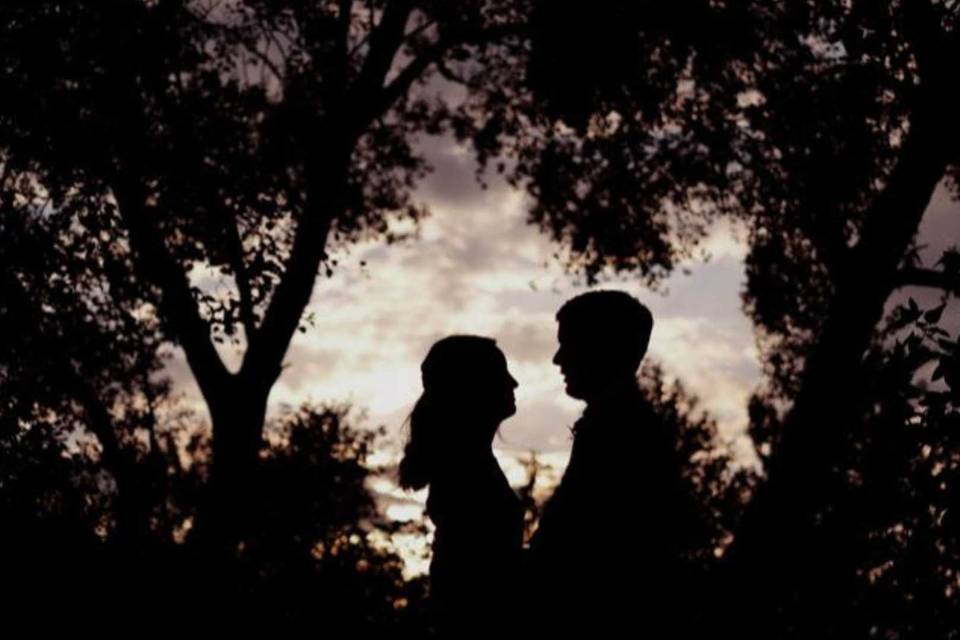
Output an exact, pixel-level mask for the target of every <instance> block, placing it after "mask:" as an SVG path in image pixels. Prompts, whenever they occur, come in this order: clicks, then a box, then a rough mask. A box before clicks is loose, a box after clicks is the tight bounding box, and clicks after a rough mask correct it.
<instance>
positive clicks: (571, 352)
mask: <svg viewBox="0 0 960 640" xmlns="http://www.w3.org/2000/svg"><path fill="white" fill-rule="evenodd" d="M557 341H558V342H559V343H560V347H559V348H558V349H557V353H556V354H555V355H554V356H553V363H554V364H555V365H557V366H558V367H560V373H561V374H562V375H563V380H564V383H565V384H566V392H567V395H569V396H570V397H571V398H577V399H578V400H587V401H589V400H590V399H591V398H593V397H595V396H596V394H597V392H598V391H600V390H602V389H603V388H605V387H606V386H607V385H608V383H609V378H610V375H611V373H612V372H611V369H610V367H609V357H607V354H606V353H605V351H606V349H604V347H603V346H602V345H603V340H601V339H599V338H598V337H597V336H594V335H592V332H590V331H588V330H587V328H586V327H584V326H583V325H582V324H573V323H570V322H561V323H560V326H559V328H558V330H557Z"/></svg>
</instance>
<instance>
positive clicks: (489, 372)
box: [464, 349, 518, 438]
mask: <svg viewBox="0 0 960 640" xmlns="http://www.w3.org/2000/svg"><path fill="white" fill-rule="evenodd" d="M465 382H466V383H467V384H468V385H469V387H470V392H469V394H468V395H469V396H470V397H471V399H472V402H471V404H473V405H474V406H473V407H472V410H474V411H477V415H482V416H484V417H485V418H486V419H488V420H489V421H491V422H493V423H494V425H493V426H494V432H495V431H496V429H495V427H496V426H498V425H499V424H500V422H501V421H503V420H506V419H507V418H509V417H510V416H512V415H513V414H514V413H516V412H517V403H516V397H515V396H514V389H516V388H517V386H518V384H517V381H516V379H515V378H514V377H513V376H512V375H511V374H510V370H509V369H508V368H507V360H506V358H505V357H504V355H503V353H501V352H500V350H499V349H492V350H491V353H490V354H489V356H488V357H483V358H480V359H478V361H477V362H476V363H475V366H474V367H473V368H472V371H470V372H469V373H468V377H467V380H466V381H465ZM464 408H467V407H464ZM490 437H491V438H492V437H493V434H492V433H491V434H490Z"/></svg>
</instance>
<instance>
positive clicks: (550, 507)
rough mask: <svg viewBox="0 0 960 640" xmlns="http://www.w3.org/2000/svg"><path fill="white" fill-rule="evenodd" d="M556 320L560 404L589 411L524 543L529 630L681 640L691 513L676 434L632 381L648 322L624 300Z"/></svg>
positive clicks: (604, 299) (577, 309)
mask: <svg viewBox="0 0 960 640" xmlns="http://www.w3.org/2000/svg"><path fill="white" fill-rule="evenodd" d="M557 321H558V323H559V329H558V340H559V343H560V347H559V349H558V350H557V353H556V355H555V356H554V359H553V362H554V364H556V365H557V366H559V367H560V371H561V373H562V374H563V377H564V381H565V383H566V392H567V395H569V396H571V397H573V398H577V399H579V400H583V401H585V402H586V403H587V407H586V410H585V411H584V412H583V416H582V417H581V418H580V419H579V420H578V421H577V423H576V425H575V426H574V428H573V450H572V451H571V455H570V462H569V464H568V466H567V469H566V471H565V473H564V475H563V478H562V480H561V482H560V484H559V486H558V487H557V489H556V491H555V492H554V494H553V496H552V497H551V499H550V500H549V501H548V503H547V504H546V506H545V507H544V511H543V515H542V517H541V520H540V527H539V528H538V530H537V532H536V534H535V535H534V538H533V540H532V541H531V549H530V560H531V569H532V572H533V579H534V588H535V599H536V600H537V601H538V603H539V606H538V607H537V609H538V615H537V618H538V619H537V620H536V622H535V624H536V626H537V627H538V628H540V629H543V630H547V631H561V630H562V631H563V632H564V634H565V635H566V634H567V633H570V632H573V633H588V634H589V636H585V637H607V634H608V633H611V634H612V633H614V632H616V633H617V635H621V634H623V633H624V632H630V631H631V630H633V631H641V632H651V631H653V629H654V628H658V629H663V630H662V632H657V636H656V637H682V635H681V633H678V632H680V629H681V627H682V626H683V624H681V621H680V620H678V619H677V618H678V616H676V615H674V614H673V613H672V612H674V611H676V605H677V596H678V586H679V581H680V580H681V578H680V575H681V571H680V568H681V566H682V563H681V561H680V556H681V553H682V551H683V549H684V540H685V537H686V535H687V533H688V531H689V526H688V522H689V520H688V518H689V516H690V507H689V505H688V499H687V494H686V492H685V491H683V489H682V483H681V468H680V464H679V460H678V456H677V453H676V446H675V443H676V434H673V433H669V432H667V430H666V428H665V427H664V426H663V425H662V423H661V422H660V421H659V420H657V418H656V414H655V413H654V411H653V408H652V406H651V405H650V404H649V402H647V401H646V400H645V399H644V397H643V395H642V393H641V391H640V389H639V387H638V384H637V379H636V375H637V369H638V368H639V366H640V362H641V360H642V359H643V356H644V355H645V354H646V351H647V344H648V342H649V339H650V332H651V330H652V328H653V317H652V316H651V314H650V311H649V310H648V309H647V308H646V307H645V306H644V305H643V304H641V303H640V302H639V301H637V300H636V299H635V298H633V297H632V296H630V295H629V294H627V293H624V292H622V291H595V292H590V293H586V294H583V295H580V296H577V297H576V298H573V299H572V300H570V301H568V302H567V303H566V304H564V305H563V307H562V308H561V309H560V311H559V312H558V313H557ZM662 625H666V628H665V629H664V628H663V626H662ZM598 632H599V633H602V634H603V635H597V634H598Z"/></svg>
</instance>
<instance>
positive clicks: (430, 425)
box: [400, 335, 500, 489]
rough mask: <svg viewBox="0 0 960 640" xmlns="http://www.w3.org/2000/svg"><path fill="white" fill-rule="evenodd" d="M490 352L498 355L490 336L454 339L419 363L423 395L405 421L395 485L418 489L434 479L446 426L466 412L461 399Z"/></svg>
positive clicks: (441, 343) (444, 341)
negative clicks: (401, 457)
mask: <svg viewBox="0 0 960 640" xmlns="http://www.w3.org/2000/svg"><path fill="white" fill-rule="evenodd" d="M491 354H496V355H498V356H499V355H500V350H499V349H498V348H497V346H496V342H494V340H492V339H491V338H484V337H481V336H470V335H455V336H449V337H446V338H443V339H442V340H439V341H437V342H436V343H434V345H433V346H432V347H430V351H429V352H428V353H427V357H426V358H424V360H423V364H421V365H420V377H421V380H422V381H423V393H422V394H421V395H420V398H419V399H417V402H416V404H415V405H414V407H413V411H411V412H410V416H409V417H408V418H407V425H408V429H409V437H408V440H407V445H406V447H405V448H404V452H403V459H402V460H401V461H400V486H401V487H403V488H404V489H422V488H424V487H425V486H427V485H428V484H430V482H431V481H432V480H433V478H434V477H435V474H436V471H437V468H438V465H439V464H440V463H441V462H442V461H443V460H444V456H447V455H450V453H451V452H450V451H449V450H446V449H447V446H446V445H448V444H449V443H450V442H451V438H452V436H453V434H452V433H451V431H450V425H449V423H450V422H452V421H456V414H455V412H459V413H463V412H464V411H465V410H466V411H469V408H467V407H465V406H464V403H463V402H462V400H463V399H464V398H465V397H466V396H467V395H469V393H470V392H471V390H472V389H473V387H474V386H475V384H476V380H475V379H474V377H475V376H476V375H485V374H489V371H490V370H489V368H486V367H483V366H479V367H477V366H476V364H477V363H478V362H479V363H484V362H485V361H486V362H488V361H489V360H490V357H491Z"/></svg>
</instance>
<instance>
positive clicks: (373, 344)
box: [171, 138, 960, 458]
mask: <svg viewBox="0 0 960 640" xmlns="http://www.w3.org/2000/svg"><path fill="white" fill-rule="evenodd" d="M421 148H422V149H423V150H424V152H425V154H426V155H427V158H428V160H429V161H430V163H431V165H432V166H433V167H434V168H435V171H434V172H433V173H432V174H431V175H430V176H429V177H428V178H427V179H426V180H425V181H424V182H423V183H422V184H421V185H420V187H419V188H418V190H417V192H416V196H417V198H418V199H419V200H420V201H422V202H424V203H425V204H427V205H428V206H429V207H430V209H431V211H432V214H433V215H432V216H431V217H429V218H428V219H426V220H425V221H424V222H423V223H422V225H421V227H420V230H419V235H418V237H417V238H416V239H413V240H409V241H407V242H405V243H402V244H399V245H393V246H386V245H385V244H384V243H382V242H370V243H364V244H358V245H353V246H351V247H349V249H348V250H347V251H346V252H341V254H340V255H339V256H337V257H338V258H339V263H340V264H339V267H338V269H337V271H336V272H335V273H334V275H333V277H332V278H320V279H319V280H318V283H317V287H316V289H315V291H314V295H313V299H312V301H311V304H310V307H309V309H308V313H310V312H312V313H313V314H314V317H315V321H314V323H313V325H312V326H311V327H309V328H308V330H307V331H306V333H303V334H299V333H298V334H297V336H296V337H295V339H294V341H293V343H292V344H291V346H290V350H289V351H288V353H287V357H286V363H287V367H286V369H285V370H284V373H283V375H282V376H281V378H280V380H279V382H278V383H277V385H276V386H275V387H274V390H273V393H272V394H271V396H270V403H271V406H272V407H273V408H274V409H276V408H277V407H278V406H280V404H282V403H286V404H292V405H297V404H300V403H301V402H304V401H307V400H312V401H316V402H322V401H328V400H333V401H340V400H349V401H351V402H352V403H353V404H354V405H355V406H356V407H357V408H358V409H364V410H366V412H367V424H368V425H369V426H376V425H380V424H383V425H386V426H387V427H388V429H389V431H390V433H391V434H393V435H394V437H395V438H396V437H397V436H399V435H400V434H401V432H400V426H401V424H402V422H403V420H404V418H405V417H406V415H407V413H408V412H409V411H410V408H411V406H412V404H413V402H414V401H415V400H416V398H417V395H418V394H419V391H420V379H419V364H420V361H421V360H422V358H423V356H424V355H425V354H426V351H427V349H428V348H429V346H430V345H431V344H432V343H433V342H434V341H435V340H437V339H439V338H440V337H442V336H444V335H448V334H451V333H475V334H480V335H486V336H491V337H493V338H495V339H496V340H497V342H498V343H499V345H500V347H501V348H502V349H503V350H504V352H505V353H506V356H507V360H508V363H509V366H510V369H511V371H512V373H513V375H514V377H515V378H516V379H517V380H518V381H519V383H520V386H519V388H518V389H517V414H516V415H515V416H514V417H512V418H511V419H510V420H508V421H507V422H505V423H504V425H503V427H502V428H501V436H502V437H501V439H500V440H499V442H498V447H500V448H501V449H504V450H508V451H510V450H513V451H527V450H531V449H532V450H537V451H556V452H562V451H564V450H566V449H567V448H568V447H569V431H568V429H567V428H568V427H569V426H571V425H572V424H573V422H574V421H575V420H576V418H577V417H578V415H579V412H580V411H581V410H582V408H583V407H582V404H581V403H579V402H577V401H574V400H572V399H570V398H567V397H566V396H565V395H564V392H563V384H562V379H561V377H560V375H559V372H558V371H557V369H556V368H555V367H554V366H553V365H552V364H551V359H552V356H553V353H554V351H555V350H556V337H555V335H556V324H555V320H554V314H555V313H556V310H557V309H558V308H559V307H560V305H561V304H562V303H563V302H564V301H565V300H567V299H568V298H570V297H572V296H574V295H577V294H579V293H582V292H583V291H585V290H586V288H585V287H583V286H582V284H580V283H579V282H578V280H577V278H576V277H574V276H571V275H569V274H566V273H565V272H564V270H563V268H562V266H561V265H559V264H558V263H557V262H556V261H555V260H554V259H553V258H552V255H553V252H554V251H555V250H556V247H555V246H554V245H553V244H551V243H550V242H549V241H548V240H547V239H546V237H545V236H544V235H542V234H541V233H540V232H539V231H538V230H537V229H536V228H534V227H531V226H529V225H527V224H526V223H525V216H526V206H525V196H524V194H523V193H521V192H518V191H516V190H513V189H511V188H510V187H509V186H508V185H506V184H505V183H502V182H498V181H496V180H494V181H492V182H491V184H490V187H489V188H488V189H486V190H483V189H481V188H480V187H479V186H478V185H477V184H476V182H475V180H474V163H473V159H472V157H471V156H470V154H469V152H468V151H466V150H465V149H463V148H461V147H459V146H458V145H457V144H456V143H454V142H453V141H451V140H448V139H442V138H441V139H436V138H431V139H427V140H425V141H424V142H422V144H421ZM737 236H738V234H737V232H736V229H733V228H730V227H729V226H726V225H724V226H717V227H716V228H715V229H714V230H713V232H712V233H711V235H710V237H709V238H708V239H707V241H706V242H705V244H704V248H705V249H706V252H707V253H708V254H709V255H710V258H709V260H706V261H703V260H697V261H692V262H690V263H687V264H685V265H683V267H685V269H677V271H676V272H675V274H674V275H673V276H671V277H670V278H669V279H668V280H667V281H666V282H665V283H664V286H663V287H661V290H659V291H651V290H649V289H646V288H644V287H643V286H641V285H640V284H639V282H638V281H637V279H635V278H631V277H623V278H620V279H618V280H615V281H611V282H606V283H604V284H603V285H601V287H604V288H619V289H624V290H626V291H628V292H630V293H632V294H633V295H635V296H637V297H638V298H639V299H640V300H641V301H643V302H644V303H645V304H647V305H648V306H649V307H650V309H651V310H652V312H653V314H654V319H655V324H654V331H653V335H652V338H651V343H650V355H649V356H648V357H652V358H654V359H656V360H657V361H659V362H660V363H661V364H662V365H663V366H664V367H665V369H666V371H667V373H668V375H670V376H672V377H679V378H680V379H681V380H682V381H683V383H684V384H685V385H686V386H687V388H688V389H689V390H691V391H692V392H694V393H695V394H696V395H697V396H698V397H699V398H700V399H701V401H702V405H703V407H704V408H705V409H707V410H708V411H709V412H710V413H711V414H712V415H713V416H714V417H715V418H716V419H717V420H718V422H719V424H720V428H721V433H722V434H723V435H724V436H725V437H729V438H731V439H733V440H735V441H736V442H737V446H738V450H740V451H741V453H742V454H743V455H744V456H746V457H747V458H749V450H750V446H749V441H748V440H747V439H746V437H745V436H744V435H743V433H744V428H745V426H746V403H747V398H748V396H749V394H750V392H751V390H752V389H753V388H754V387H755V386H756V385H757V384H758V383H759V382H760V370H759V363H758V356H757V351H756V348H755V345H754V337H753V333H752V329H751V324H750V322H749V320H748V319H747V318H746V316H745V315H744V314H743V312H742V310H741V302H740V297H739V295H740V291H741V289H742V287H743V283H744V273H743V264H742V263H743V256H744V255H745V252H746V247H745V246H744V244H743V243H742V241H740V240H739V239H738V237H737ZM958 240H960V206H958V205H957V203H955V202H952V201H950V200H949V198H947V196H946V192H945V191H944V190H942V189H941V190H938V193H937V195H936V196H935V198H934V201H933V202H932V203H931V206H930V208H929V209H928V212H927V215H926V216H925V219H924V224H923V228H922V230H921V241H922V243H924V244H926V245H928V246H927V248H926V249H925V251H924V255H925V256H930V257H932V258H933V259H932V260H930V261H929V263H930V264H931V265H932V263H933V262H935V260H936V259H937V258H938V257H939V255H940V253H941V252H942V250H943V248H945V247H946V246H949V245H951V244H955V243H957V241H958ZM685 272H689V273H685ZM907 293H910V294H912V295H914V296H915V297H917V298H918V299H919V300H920V301H921V302H924V301H930V302H932V301H933V300H935V294H933V293H932V292H930V291H923V290H914V291H909V292H907ZM951 311H956V309H951ZM948 315H949V314H948ZM171 372H172V373H173V376H174V378H175V380H176V381H177V382H178V383H179V384H180V386H181V388H182V389H184V390H185V391H187V393H188V395H190V396H193V397H196V392H195V388H194V387H193V384H192V380H191V379H190V375H189V372H188V371H187V370H186V368H185V365H184V363H183V362H182V361H177V362H173V363H171Z"/></svg>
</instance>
